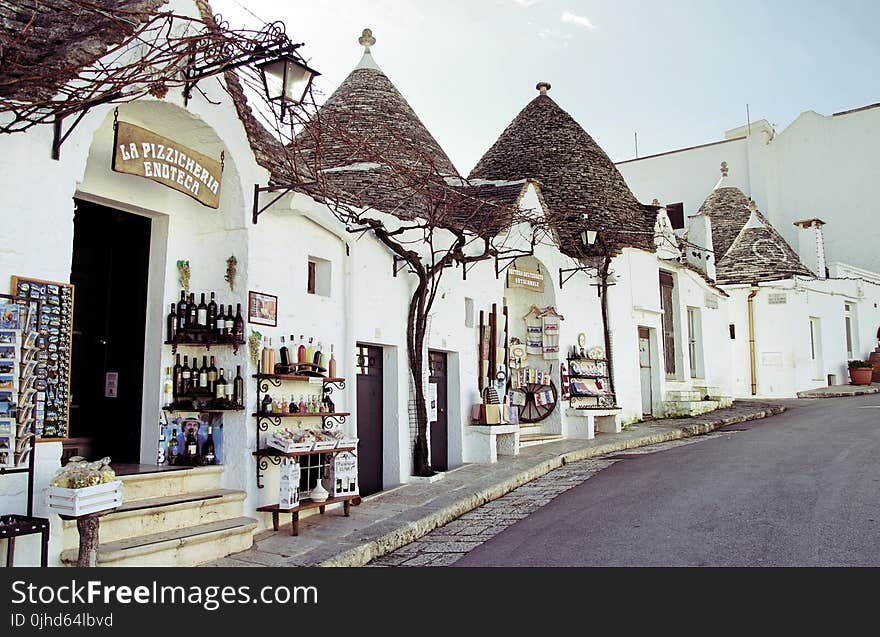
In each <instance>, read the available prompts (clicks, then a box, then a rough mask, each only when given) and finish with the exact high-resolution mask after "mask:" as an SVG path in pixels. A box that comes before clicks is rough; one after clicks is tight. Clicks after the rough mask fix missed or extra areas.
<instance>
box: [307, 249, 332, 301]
mask: <svg viewBox="0 0 880 637" xmlns="http://www.w3.org/2000/svg"><path fill="white" fill-rule="evenodd" d="M308 268H309V271H308V283H307V287H306V291H307V292H308V293H309V294H316V295H318V296H330V273H331V264H330V261H328V260H327V259H322V258H321V257H312V256H310V257H309V259H308Z"/></svg>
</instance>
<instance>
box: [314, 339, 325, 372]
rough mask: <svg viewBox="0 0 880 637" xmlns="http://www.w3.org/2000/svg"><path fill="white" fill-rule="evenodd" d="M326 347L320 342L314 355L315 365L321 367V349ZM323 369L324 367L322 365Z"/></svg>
mask: <svg viewBox="0 0 880 637" xmlns="http://www.w3.org/2000/svg"><path fill="white" fill-rule="evenodd" d="M323 347H324V344H323V343H322V342H321V341H318V344H317V345H316V346H315V352H314V353H313V354H312V362H313V363H314V364H315V365H321V349H322V348H323ZM321 367H323V365H321Z"/></svg>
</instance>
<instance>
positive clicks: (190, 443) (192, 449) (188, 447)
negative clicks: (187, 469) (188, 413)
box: [183, 428, 199, 463]
mask: <svg viewBox="0 0 880 637" xmlns="http://www.w3.org/2000/svg"><path fill="white" fill-rule="evenodd" d="M183 452H184V456H185V458H186V460H187V462H188V463H190V462H191V463H195V460H196V458H197V457H198V455H199V441H198V440H196V433H195V429H192V428H190V429H189V430H188V431H187V432H186V442H185V445H184V451H183Z"/></svg>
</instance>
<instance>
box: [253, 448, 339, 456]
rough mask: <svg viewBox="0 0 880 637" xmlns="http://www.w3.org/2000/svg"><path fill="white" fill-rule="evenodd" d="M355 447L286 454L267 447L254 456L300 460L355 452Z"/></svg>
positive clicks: (256, 452) (255, 452) (257, 451)
mask: <svg viewBox="0 0 880 637" xmlns="http://www.w3.org/2000/svg"><path fill="white" fill-rule="evenodd" d="M354 450H355V448H354V447H335V448H333V449H310V450H309V451H290V452H284V451H279V450H278V449H272V448H271V447H267V448H265V449H257V450H256V451H254V452H253V455H255V456H257V457H260V458H262V457H267V458H299V457H301V456H317V455H320V454H324V453H329V454H336V453H341V452H343V451H354Z"/></svg>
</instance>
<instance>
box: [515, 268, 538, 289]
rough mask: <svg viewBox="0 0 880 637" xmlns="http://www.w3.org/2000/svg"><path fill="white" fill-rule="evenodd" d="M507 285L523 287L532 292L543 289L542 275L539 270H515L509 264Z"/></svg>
mask: <svg viewBox="0 0 880 637" xmlns="http://www.w3.org/2000/svg"><path fill="white" fill-rule="evenodd" d="M507 287H509V288H524V289H526V290H531V291H532V292H543V291H544V275H543V274H541V273H540V272H527V271H526V270H517V269H516V268H515V267H513V266H511V267H510V268H509V269H508V270H507Z"/></svg>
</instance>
